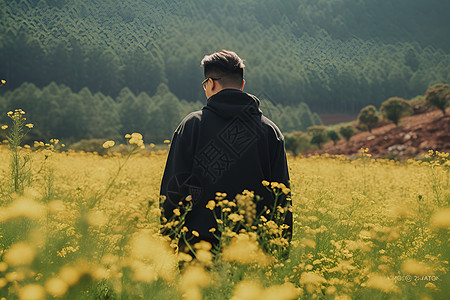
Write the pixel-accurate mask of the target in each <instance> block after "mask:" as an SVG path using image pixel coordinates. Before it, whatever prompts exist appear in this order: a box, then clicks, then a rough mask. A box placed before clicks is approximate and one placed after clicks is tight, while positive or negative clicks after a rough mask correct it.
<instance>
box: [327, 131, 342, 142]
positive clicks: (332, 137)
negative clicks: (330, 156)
mask: <svg viewBox="0 0 450 300" xmlns="http://www.w3.org/2000/svg"><path fill="white" fill-rule="evenodd" d="M327 136H328V138H329V139H330V140H332V141H333V144H334V145H336V142H337V141H339V140H340V139H341V137H340V136H339V134H338V133H337V132H336V130H328V131H327Z"/></svg>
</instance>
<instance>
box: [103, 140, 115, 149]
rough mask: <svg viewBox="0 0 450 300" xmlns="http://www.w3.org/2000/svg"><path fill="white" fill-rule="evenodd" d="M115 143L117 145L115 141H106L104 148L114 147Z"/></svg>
mask: <svg viewBox="0 0 450 300" xmlns="http://www.w3.org/2000/svg"><path fill="white" fill-rule="evenodd" d="M114 145H115V142H114V141H106V142H104V143H103V148H105V149H108V148H111V147H113V146H114Z"/></svg>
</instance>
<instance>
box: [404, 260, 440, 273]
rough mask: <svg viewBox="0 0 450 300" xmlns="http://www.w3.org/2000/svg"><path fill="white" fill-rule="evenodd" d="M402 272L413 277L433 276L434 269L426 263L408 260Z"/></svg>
mask: <svg viewBox="0 0 450 300" xmlns="http://www.w3.org/2000/svg"><path fill="white" fill-rule="evenodd" d="M401 269H402V272H403V273H404V274H411V275H422V276H426V275H430V274H433V269H432V268H431V267H430V266H428V265H427V264H426V263H423V262H419V261H417V260H415V259H407V260H405V261H404V262H403V263H402V268H401Z"/></svg>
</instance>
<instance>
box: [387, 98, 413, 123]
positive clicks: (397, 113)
mask: <svg viewBox="0 0 450 300" xmlns="http://www.w3.org/2000/svg"><path fill="white" fill-rule="evenodd" d="M380 112H381V114H382V115H383V116H384V118H386V119H388V120H390V121H392V122H394V124H395V125H397V126H398V122H399V121H400V118H402V117H404V116H409V115H411V114H412V112H413V110H412V107H411V105H410V104H409V102H408V101H406V100H405V99H403V98H400V97H391V98H389V99H388V100H386V101H384V102H383V103H382V104H381V108H380Z"/></svg>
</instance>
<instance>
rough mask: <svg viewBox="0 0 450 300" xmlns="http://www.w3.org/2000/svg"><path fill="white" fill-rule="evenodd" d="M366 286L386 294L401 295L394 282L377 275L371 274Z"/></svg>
mask: <svg viewBox="0 0 450 300" xmlns="http://www.w3.org/2000/svg"><path fill="white" fill-rule="evenodd" d="M364 285H365V286H367V287H369V288H372V289H375V290H380V291H383V292H385V293H400V289H399V288H398V286H397V285H395V283H394V281H393V280H390V279H389V278H387V277H386V276H383V275H380V274H376V273H371V274H369V280H367V282H366V283H365V284H364Z"/></svg>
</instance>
